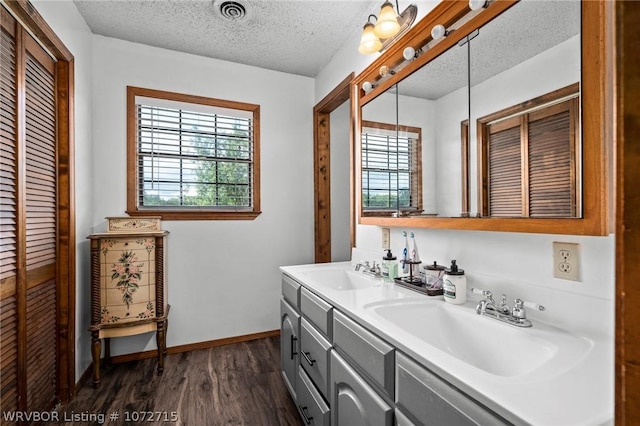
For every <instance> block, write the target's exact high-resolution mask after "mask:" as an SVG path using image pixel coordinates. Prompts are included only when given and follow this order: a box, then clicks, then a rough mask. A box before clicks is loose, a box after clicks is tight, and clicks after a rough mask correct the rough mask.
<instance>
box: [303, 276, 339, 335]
mask: <svg viewBox="0 0 640 426" xmlns="http://www.w3.org/2000/svg"><path fill="white" fill-rule="evenodd" d="M331 311H333V307H332V306H331V305H330V304H328V303H327V302H325V301H324V300H322V299H320V298H319V297H318V296H316V295H315V294H313V293H312V292H310V291H309V290H307V289H306V288H304V287H303V288H302V290H301V292H300V312H301V313H302V315H304V316H305V317H307V319H308V320H309V321H310V322H311V323H312V324H313V325H315V326H316V327H318V330H320V331H322V332H323V333H324V335H325V336H327V337H328V338H329V340H331Z"/></svg>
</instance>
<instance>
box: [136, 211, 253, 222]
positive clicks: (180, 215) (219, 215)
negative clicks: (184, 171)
mask: <svg viewBox="0 0 640 426" xmlns="http://www.w3.org/2000/svg"><path fill="white" fill-rule="evenodd" d="M126 213H127V214H128V215H129V216H159V217H161V218H162V220H254V219H255V218H256V217H258V215H260V214H261V213H262V212H261V211H234V210H227V211H224V210H223V211H220V210H215V211H212V210H194V211H185V210H165V209H162V210H153V209H148V210H147V209H145V210H127V211H126Z"/></svg>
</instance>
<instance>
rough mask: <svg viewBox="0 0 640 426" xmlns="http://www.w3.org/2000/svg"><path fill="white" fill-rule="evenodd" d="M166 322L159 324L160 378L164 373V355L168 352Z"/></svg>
mask: <svg viewBox="0 0 640 426" xmlns="http://www.w3.org/2000/svg"><path fill="white" fill-rule="evenodd" d="M165 326H166V320H165V321H160V322H159V323H158V330H157V331H156V344H157V346H158V376H161V375H162V373H163V372H164V355H165V353H166V352H167V336H166V333H165Z"/></svg>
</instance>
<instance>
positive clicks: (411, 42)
mask: <svg viewBox="0 0 640 426" xmlns="http://www.w3.org/2000/svg"><path fill="white" fill-rule="evenodd" d="M600 6H601V4H600V2H595V1H585V2H581V1H578V0H575V1H574V0H562V1H545V2H531V1H521V2H517V1H510V0H504V1H501V0H496V1H493V2H487V3H486V4H485V8H483V9H481V10H475V11H472V10H471V9H470V8H469V7H468V5H467V4H466V3H464V2H456V1H453V2H446V1H445V2H442V3H441V4H440V5H439V6H437V7H436V8H435V9H434V10H433V11H432V12H431V13H430V14H428V15H427V16H425V18H423V20H421V21H420V22H419V23H418V24H417V25H416V26H415V27H414V28H413V29H412V30H411V31H410V32H409V33H408V34H407V35H405V36H403V38H402V39H400V40H399V41H398V42H397V43H396V44H397V45H399V46H397V47H396V48H395V49H390V50H389V51H387V52H385V53H384V54H383V55H381V57H380V58H379V59H378V60H376V61H375V62H374V63H373V64H372V65H371V66H370V67H368V68H367V69H366V70H365V71H364V72H363V73H362V74H361V75H360V76H358V77H356V79H355V80H354V85H355V89H354V93H358V94H359V96H358V102H356V104H357V105H356V108H357V110H356V111H354V117H355V118H356V122H355V123H354V125H355V126H356V127H355V134H356V137H355V141H354V143H355V144H356V146H355V152H356V156H355V161H356V165H355V166H356V181H357V185H356V198H357V204H358V208H359V211H360V222H361V223H363V224H376V225H384V226H411V227H433V228H452V229H478V230H500V231H518V232H543V233H561V234H585V235H604V234H606V233H607V232H608V229H607V221H606V218H607V197H606V192H607V189H608V188H607V183H606V181H607V179H606V170H607V167H606V156H605V152H606V148H605V145H606V143H605V136H606V135H605V133H604V130H603V125H602V123H603V122H604V120H605V117H604V106H603V104H604V89H603V87H605V83H606V82H605V81H604V75H605V73H604V69H603V68H602V63H604V52H603V50H602V41H603V39H604V29H603V24H602V22H603V20H604V17H603V16H602V13H603V12H602V10H603V8H601V7H600ZM441 23H442V24H446V25H445V27H446V28H447V30H448V31H447V34H446V36H445V37H444V38H441V39H439V40H434V39H433V37H432V36H431V28H433V27H434V26H435V25H437V24H441ZM585 29H587V30H588V31H586V32H585ZM407 46H411V47H412V48H413V49H415V50H416V51H418V54H417V55H415V56H414V57H413V58H412V57H410V56H409V57H408V56H407V55H406V52H404V55H403V49H404V47H407ZM392 47H393V46H392ZM587 58H589V59H587ZM600 61H601V62H600ZM364 89H368V90H364Z"/></svg>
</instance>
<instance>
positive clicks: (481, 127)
mask: <svg viewBox="0 0 640 426" xmlns="http://www.w3.org/2000/svg"><path fill="white" fill-rule="evenodd" d="M573 95H576V97H575V98H570V97H571V96H573ZM579 96H580V83H574V84H571V85H569V86H566V87H563V88H561V89H558V90H555V91H553V92H549V93H546V94H544V95H542V96H539V97H537V98H533V99H531V100H528V101H525V102H522V103H520V104H517V105H514V106H511V107H508V108H505V109H502V110H500V111H496V112H495V113H492V114H489V115H486V116H484V117H481V118H479V119H478V120H477V129H478V135H477V137H478V142H477V146H478V193H479V197H478V211H479V212H480V214H481V215H482V216H485V217H488V216H490V212H489V193H490V188H489V168H490V165H489V152H488V149H489V143H488V142H489V125H491V126H492V127H493V128H494V129H497V130H496V131H499V130H504V129H507V128H512V127H520V131H521V136H520V140H521V173H522V187H521V192H522V217H530V216H529V210H530V206H529V195H528V194H529V172H528V171H529V164H528V152H529V137H528V133H529V132H528V123H529V122H530V121H532V120H537V119H540V118H544V117H546V116H549V115H552V114H553V113H555V112H557V111H558V110H559V109H566V108H567V107H566V106H562V105H563V104H565V103H566V102H567V101H571V104H570V106H569V113H570V120H569V122H570V143H571V144H570V150H571V166H570V168H571V185H572V187H571V192H572V194H573V197H572V198H573V202H572V215H573V217H572V218H576V216H577V215H578V213H579V212H578V209H577V206H580V205H582V199H581V192H580V188H579V186H578V182H577V181H578V180H577V176H580V175H581V171H580V162H579V161H576V159H577V150H578V146H579V141H578V139H579V134H578V131H577V129H576V128H575V125H576V123H579V122H580V111H579V106H578V102H579ZM565 98H566V99H565ZM556 101H558V103H557V104H555V105H554V104H553V102H556ZM547 104H550V105H547Z"/></svg>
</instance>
